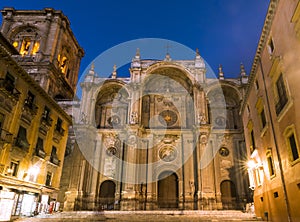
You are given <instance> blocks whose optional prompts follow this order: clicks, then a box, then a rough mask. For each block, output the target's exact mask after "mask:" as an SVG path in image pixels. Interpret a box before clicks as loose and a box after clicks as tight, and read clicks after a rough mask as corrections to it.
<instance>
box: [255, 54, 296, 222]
mask: <svg viewBox="0 0 300 222" xmlns="http://www.w3.org/2000/svg"><path fill="white" fill-rule="evenodd" d="M258 61H259V65H260V70H261V73H262V78H263V84H264V91H265V96H266V102H267V106H268V114H269V118H270V123H271V129H272V132H273V133H272V135H273V139H274V143H275V151H276V155H277V158H278V163H279V172H280V179H281V183H282V188H283V197H284V202H285V207H286V211H287V214H288V218H287V219H288V222H292V218H291V210H290V204H289V201H288V196H287V190H286V185H285V179H284V173H283V167H282V161H281V155H280V152H279V148H278V142H277V139H276V135H275V128H274V123H273V119H272V113H271V110H270V101H269V95H268V90H267V87H266V81H265V73H264V70H263V66H262V63H261V57H260V56H259V59H258Z"/></svg>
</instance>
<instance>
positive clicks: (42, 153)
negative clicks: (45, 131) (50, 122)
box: [35, 137, 46, 158]
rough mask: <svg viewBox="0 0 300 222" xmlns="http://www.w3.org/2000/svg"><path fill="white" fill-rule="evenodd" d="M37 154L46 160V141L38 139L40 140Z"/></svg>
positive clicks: (36, 150) (36, 149) (37, 145)
mask: <svg viewBox="0 0 300 222" xmlns="http://www.w3.org/2000/svg"><path fill="white" fill-rule="evenodd" d="M35 154H36V155H37V156H39V157H42V158H44V157H45V154H46V153H45V151H44V140H43V139H42V138H40V137H38V140H37V143H36V148H35Z"/></svg>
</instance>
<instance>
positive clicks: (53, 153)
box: [50, 146, 59, 165]
mask: <svg viewBox="0 0 300 222" xmlns="http://www.w3.org/2000/svg"><path fill="white" fill-rule="evenodd" d="M50 162H51V163H54V164H55V165H58V164H59V160H58V157H57V148H56V147H55V146H53V147H52V151H51V156H50Z"/></svg>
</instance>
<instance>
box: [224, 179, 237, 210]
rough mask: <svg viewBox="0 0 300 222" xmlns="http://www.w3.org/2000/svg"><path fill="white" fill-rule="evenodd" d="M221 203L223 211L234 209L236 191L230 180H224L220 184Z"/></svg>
mask: <svg viewBox="0 0 300 222" xmlns="http://www.w3.org/2000/svg"><path fill="white" fill-rule="evenodd" d="M221 195H222V196H221V201H222V205H223V209H225V210H231V209H235V208H236V189H235V185H234V183H233V182H232V181H230V180H224V181H222V183H221Z"/></svg>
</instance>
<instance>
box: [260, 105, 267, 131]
mask: <svg viewBox="0 0 300 222" xmlns="http://www.w3.org/2000/svg"><path fill="white" fill-rule="evenodd" d="M259 116H260V121H261V125H262V128H265V126H266V124H267V121H266V116H265V110H264V109H262V110H261V112H260V114H259Z"/></svg>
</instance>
